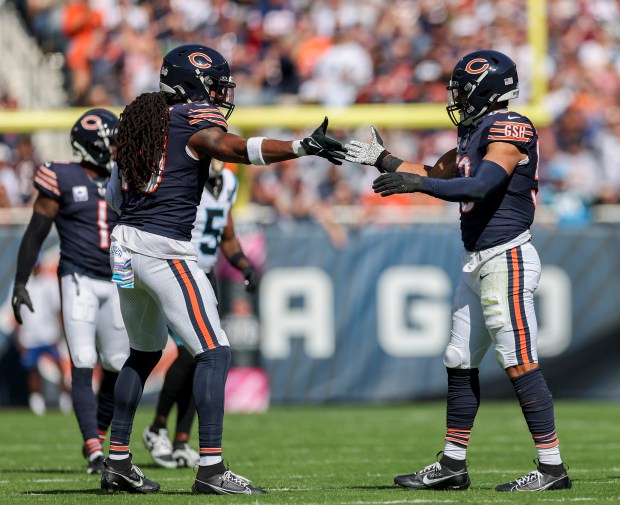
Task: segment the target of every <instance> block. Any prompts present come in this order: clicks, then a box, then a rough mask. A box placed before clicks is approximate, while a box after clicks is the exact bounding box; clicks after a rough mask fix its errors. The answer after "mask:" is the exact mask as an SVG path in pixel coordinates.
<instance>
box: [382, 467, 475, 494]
mask: <svg viewBox="0 0 620 505" xmlns="http://www.w3.org/2000/svg"><path fill="white" fill-rule="evenodd" d="M394 484H398V485H399V486H402V487H404V488H407V489H436V490H442V491H461V490H464V489H467V488H468V487H469V486H470V485H471V481H470V480H469V474H468V473H467V468H466V467H465V468H463V469H462V470H456V471H454V470H450V469H449V468H447V467H445V466H442V465H441V463H439V461H437V462H435V463H433V464H432V465H429V466H426V467H424V468H423V469H422V470H420V471H419V472H415V473H410V474H405V475H397V476H396V477H394Z"/></svg>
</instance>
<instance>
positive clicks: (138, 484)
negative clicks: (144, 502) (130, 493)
mask: <svg viewBox="0 0 620 505" xmlns="http://www.w3.org/2000/svg"><path fill="white" fill-rule="evenodd" d="M118 475H120V476H121V477H122V478H123V479H125V480H126V481H127V482H129V483H130V484H131V485H133V486H135V487H142V486H143V485H144V481H143V480H142V477H140V478H139V479H138V480H133V479H130V478H129V477H127V476H125V475H122V474H120V473H119V474H118Z"/></svg>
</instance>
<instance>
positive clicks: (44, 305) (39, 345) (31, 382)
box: [18, 262, 72, 416]
mask: <svg viewBox="0 0 620 505" xmlns="http://www.w3.org/2000/svg"><path fill="white" fill-rule="evenodd" d="M26 286H27V288H28V292H29V293H30V298H31V300H32V303H33V306H35V307H36V308H37V309H36V311H35V312H30V311H29V310H24V311H22V318H23V324H22V325H21V326H20V327H19V328H18V347H19V350H20V353H21V360H22V364H23V366H24V368H26V370H28V391H29V396H28V405H29V406H30V410H32V412H34V413H35V414H37V415H39V416H40V415H43V414H45V412H46V403H45V397H44V391H43V380H42V377H41V372H40V371H39V365H40V362H41V358H43V357H44V356H47V357H48V358H50V359H51V362H52V363H53V364H54V366H55V368H56V369H57V371H58V377H59V380H58V383H59V396H58V406H59V408H60V410H61V411H62V412H64V413H65V414H68V413H70V412H71V409H72V401H71V395H70V394H69V392H68V390H67V387H66V384H65V380H64V376H63V372H62V366H61V362H60V354H59V352H58V347H57V346H58V343H59V342H60V339H61V331H60V294H59V291H58V279H57V278H56V276H55V275H54V274H53V273H45V272H43V271H42V267H41V263H40V262H38V263H37V265H35V268H34V270H33V271H32V275H31V277H30V279H29V280H28V284H27V285H26Z"/></svg>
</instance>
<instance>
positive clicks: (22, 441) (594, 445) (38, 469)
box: [0, 401, 620, 505]
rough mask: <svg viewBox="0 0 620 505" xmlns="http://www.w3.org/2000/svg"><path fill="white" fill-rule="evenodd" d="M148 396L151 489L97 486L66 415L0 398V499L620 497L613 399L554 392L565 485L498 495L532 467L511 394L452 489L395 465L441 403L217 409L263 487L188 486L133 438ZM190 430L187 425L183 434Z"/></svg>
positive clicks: (483, 416)
mask: <svg viewBox="0 0 620 505" xmlns="http://www.w3.org/2000/svg"><path fill="white" fill-rule="evenodd" d="M152 413H153V407H152V406H144V407H141V409H140V410H139V411H138V414H137V416H136V422H135V425H134V426H135V433H134V436H133V439H132V445H131V449H132V452H133V454H134V463H136V464H137V465H139V466H140V467H141V468H142V470H143V471H144V473H145V474H146V475H147V476H148V477H149V478H152V479H154V480H156V481H158V482H160V483H161V485H162V490H161V491H160V492H159V493H158V494H156V495H150V496H147V497H144V496H136V495H125V494H122V495H105V494H103V493H102V492H101V491H100V490H99V477H98V476H91V475H86V473H85V464H84V461H83V460H82V457H81V454H80V437H79V435H78V429H77V423H76V421H75V419H74V417H73V416H63V415H61V414H59V413H56V412H50V413H48V415H47V416H46V417H44V418H38V417H35V416H34V415H32V414H31V413H30V412H29V411H27V410H26V409H23V410H18V409H14V410H8V409H5V410H0V503H1V504H7V503H30V504H34V503H54V504H56V503H63V504H65V503H66V504H84V503H87V501H90V500H91V499H94V500H96V502H97V503H110V504H111V503H115V504H116V503H149V504H154V505H158V504H164V503H165V504H167V503H174V504H185V503H190V504H193V503H205V502H208V503H224V502H235V503H255V504H265V505H267V504H332V503H334V504H344V505H364V504H405V503H476V504H482V503H484V504H487V503H518V504H528V503H571V502H573V503H575V502H585V503H588V504H596V503H620V456H619V455H620V404H619V403H594V402H592V403H586V402H557V403H556V416H557V428H558V433H559V435H560V439H561V441H562V453H563V457H564V460H565V461H566V462H567V463H568V464H569V465H570V471H569V473H570V475H571V477H572V479H573V482H574V486H573V489H572V490H568V491H551V492H545V493H537V494H527V495H526V494H523V493H519V494H518V495H512V494H511V495H508V494H505V493H497V492H496V491H494V486H495V485H496V484H498V483H502V482H507V481H509V480H513V479H514V478H515V477H520V476H522V475H524V474H526V473H527V472H529V471H530V470H532V469H533V468H534V465H533V463H532V459H533V458H534V457H535V452H534V449H533V445H532V443H531V440H530V437H529V433H528V431H527V428H526V426H525V423H524V421H523V419H522V417H521V413H520V410H519V407H518V405H517V404H516V402H505V403H504V402H489V401H487V402H483V405H482V407H481V409H480V413H479V415H478V419H477V422H476V426H475V427H474V431H473V435H472V442H471V447H470V449H469V452H468V461H469V471H470V475H471V478H472V483H473V484H472V487H471V488H470V489H469V490H467V491H464V492H440V491H407V490H403V489H400V488H396V487H394V485H393V484H392V479H393V477H394V475H396V474H398V473H409V472H412V471H415V470H418V469H420V468H421V467H423V466H425V465H427V464H430V463H432V462H433V461H434V458H435V454H436V452H437V451H438V450H440V449H441V448H442V447H443V443H442V439H443V435H444V407H443V404H442V403H417V404H411V405H401V406H390V407H383V406H370V407H369V406H333V407H317V408H314V407H313V408H308V407H303V408H301V407H300V408H292V407H286V408H285V407H274V408H272V409H271V410H270V411H269V412H267V413H266V414H257V415H247V414H246V415H239V414H236V415H235V414H227V417H226V420H225V432H224V457H225V459H226V460H227V461H228V463H229V464H230V468H231V470H233V471H234V472H236V473H239V474H241V475H244V476H246V477H248V478H250V479H252V481H253V483H254V484H256V485H258V486H260V487H264V488H266V489H267V490H268V492H269V493H268V494H267V495H264V496H255V497H252V496H235V497H226V496H195V495H192V494H191V493H190V487H191V483H192V481H193V476H194V474H193V471H192V470H191V469H178V470H166V469H163V468H159V467H156V466H154V465H153V464H152V463H151V460H150V456H149V454H148V453H147V452H146V450H145V449H144V447H143V444H142V441H141V439H140V437H141V433H142V430H143V429H144V426H146V424H147V423H148V422H149V421H150V419H151V416H152ZM193 440H194V441H196V440H197V436H196V435H194V436H193Z"/></svg>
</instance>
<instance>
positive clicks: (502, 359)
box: [495, 347, 517, 370]
mask: <svg viewBox="0 0 620 505" xmlns="http://www.w3.org/2000/svg"><path fill="white" fill-rule="evenodd" d="M495 361H497V364H498V365H499V366H500V367H501V369H502V370H505V369H506V368H508V367H510V366H514V365H516V364H517V363H516V360H515V359H510V358H508V357H507V356H505V355H504V352H502V350H501V349H498V348H497V347H496V348H495Z"/></svg>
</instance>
